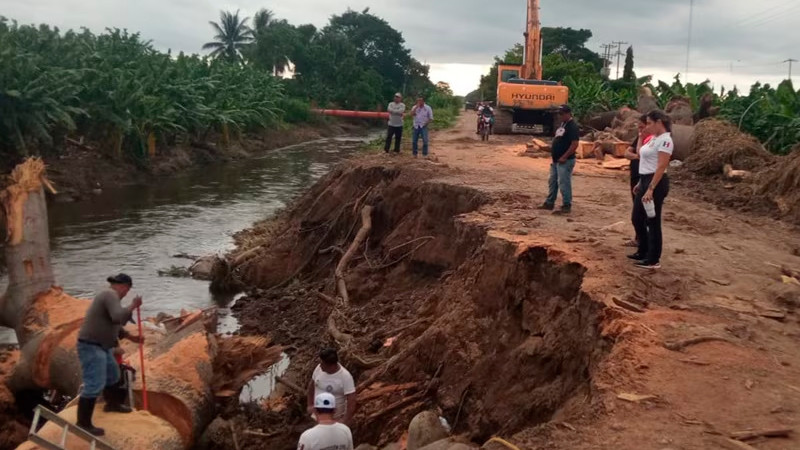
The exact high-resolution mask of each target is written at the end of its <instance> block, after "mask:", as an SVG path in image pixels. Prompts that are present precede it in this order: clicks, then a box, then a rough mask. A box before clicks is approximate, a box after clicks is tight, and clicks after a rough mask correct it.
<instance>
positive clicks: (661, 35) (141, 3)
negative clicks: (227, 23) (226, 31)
mask: <svg viewBox="0 0 800 450" xmlns="http://www.w3.org/2000/svg"><path fill="white" fill-rule="evenodd" d="M691 1H692V0H659V1H654V0H648V1H642V0H541V21H542V25H543V26H564V27H573V28H586V29H590V30H592V32H593V34H594V36H593V38H592V39H591V40H590V42H589V43H588V44H587V46H588V47H589V48H591V49H592V50H595V51H597V52H599V53H600V52H602V50H601V48H600V46H601V45H602V44H605V43H611V42H615V41H623V42H626V43H627V44H624V45H622V51H623V52H624V51H625V48H626V47H627V46H628V45H632V46H633V48H634V55H635V57H634V60H635V63H636V66H635V70H636V73H637V75H638V76H643V75H653V76H654V77H655V78H657V79H662V80H665V81H671V80H672V78H673V77H674V76H675V74H676V73H679V72H680V73H682V74H685V73H686V56H687V44H688V41H689V29H690V27H689V18H690V9H692V10H693V14H692V24H693V25H692V27H691V31H692V39H691V51H690V53H689V54H690V59H689V71H688V80H689V81H691V82H695V83H696V82H702V81H704V80H705V79H710V80H711V81H712V82H713V84H714V86H715V87H717V88H720V87H722V86H724V87H726V88H731V87H733V85H738V86H739V88H741V89H745V90H746V89H748V88H749V86H750V85H752V84H753V83H754V82H755V81H761V82H762V83H763V82H768V83H771V84H776V83H778V82H780V81H781V80H783V79H785V78H786V77H787V76H788V70H789V67H788V64H786V63H783V62H782V61H784V60H786V59H790V58H795V59H800V33H796V32H792V31H791V30H792V28H791V26H792V24H793V23H795V22H796V21H797V20H798V19H800V0H760V1H755V2H754V1H751V0H693V4H694V7H693V8H690V3H691ZM526 3H527V2H526V1H525V0H497V1H493V2H492V1H489V2H487V1H484V0H433V1H431V0H402V1H396V0H373V1H366V0H345V1H342V2H331V1H330V0H272V1H271V2H266V1H263V0H238V1H232V0H225V1H211V0H136V1H133V0H0V5H1V7H0V15H3V16H6V17H8V18H12V19H16V20H18V21H19V22H21V23H37V24H38V23H47V24H50V25H56V26H58V27H59V28H61V29H62V30H66V29H69V28H80V27H87V28H89V29H91V30H92V31H94V32H101V31H103V30H104V29H105V28H106V27H116V28H125V29H128V30H129V31H139V32H141V34H142V36H143V37H144V38H146V39H150V40H152V42H153V45H154V46H156V47H157V48H159V49H161V50H167V49H172V50H173V51H175V52H177V51H181V50H182V51H185V52H188V53H195V52H200V47H201V46H202V44H203V43H205V42H207V41H209V40H210V39H211V37H212V35H213V33H212V32H211V28H210V26H209V25H208V21H209V20H217V18H218V16H219V11H220V10H222V9H225V10H234V11H235V10H237V9H240V10H241V11H242V13H244V14H245V15H247V16H252V15H253V13H255V12H256V11H257V10H258V9H260V8H269V9H271V10H272V11H273V12H274V13H275V14H276V15H277V16H278V17H279V18H285V19H287V20H288V21H289V22H291V23H294V24H297V25H299V24H304V23H312V24H314V25H316V26H319V27H321V26H324V25H325V23H327V21H328V19H329V17H330V16H331V15H334V14H340V13H342V12H344V11H345V10H346V9H347V8H348V7H350V8H352V9H354V10H359V11H360V10H363V9H364V8H366V7H369V8H370V12H371V13H373V14H376V15H378V16H380V17H383V18H384V19H386V20H387V21H388V22H389V23H390V24H391V25H392V26H393V27H394V28H396V29H398V30H399V31H400V32H401V33H402V34H403V37H404V38H405V40H406V45H407V46H408V47H409V48H410V49H411V51H412V55H413V56H414V57H416V58H417V59H418V60H420V61H422V62H425V63H426V64H429V65H430V67H431V79H432V81H434V82H437V81H446V82H448V83H450V85H451V86H452V87H453V90H454V92H455V93H456V94H460V95H464V94H467V93H468V92H470V91H472V90H473V89H475V88H476V87H477V85H478V81H479V79H480V76H481V75H482V74H484V73H486V72H488V70H489V65H490V64H491V63H492V61H493V57H494V55H502V54H503V53H504V52H505V50H506V49H507V48H509V47H511V46H512V45H513V44H514V43H516V42H521V41H522V33H523V31H524V27H525V18H526ZM623 59H624V56H623ZM615 62H616V61H615ZM796 69H797V70H796V72H797V73H799V74H800V63H796ZM615 76H616V64H615V65H614V66H613V67H612V78H614V77H615ZM682 79H683V80H686V77H685V76H682Z"/></svg>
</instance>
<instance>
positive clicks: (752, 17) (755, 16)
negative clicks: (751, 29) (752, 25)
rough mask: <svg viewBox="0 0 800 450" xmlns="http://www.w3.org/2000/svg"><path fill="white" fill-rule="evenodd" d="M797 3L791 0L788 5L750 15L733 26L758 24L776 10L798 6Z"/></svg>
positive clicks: (784, 4) (782, 4)
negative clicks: (749, 23)
mask: <svg viewBox="0 0 800 450" xmlns="http://www.w3.org/2000/svg"><path fill="white" fill-rule="evenodd" d="M796 2H797V0H789V1H787V2H786V3H781V4H780V5H779V6H773V7H770V8H767V9H765V10H763V11H761V12H759V13H756V14H750V15H748V16H747V17H743V18H741V19H739V20H738V21H736V22H735V23H734V24H733V26H739V25H745V24H746V23H747V22H758V21H759V20H761V19H763V18H764V17H766V16H768V15H770V14H772V13H774V12H775V10H777V9H780V8H783V7H785V6H791V5H794V4H796ZM745 26H746V25H745Z"/></svg>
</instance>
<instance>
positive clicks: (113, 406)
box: [103, 387, 133, 414]
mask: <svg viewBox="0 0 800 450" xmlns="http://www.w3.org/2000/svg"><path fill="white" fill-rule="evenodd" d="M127 394H128V393H127V392H126V391H125V390H124V389H120V388H117V387H108V388H105V389H103V400H105V401H106V404H105V406H103V411H105V412H116V413H125V414H127V413H130V412H133V410H132V409H131V407H130V406H128V405H126V404H125V396H126V395H127Z"/></svg>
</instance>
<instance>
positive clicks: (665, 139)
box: [628, 110, 675, 269]
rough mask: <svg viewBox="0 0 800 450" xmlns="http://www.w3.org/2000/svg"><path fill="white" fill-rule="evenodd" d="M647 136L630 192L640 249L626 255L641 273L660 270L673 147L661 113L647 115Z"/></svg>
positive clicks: (667, 121) (666, 120)
mask: <svg viewBox="0 0 800 450" xmlns="http://www.w3.org/2000/svg"><path fill="white" fill-rule="evenodd" d="M645 130H646V132H648V133H649V134H652V135H653V138H652V139H651V140H650V142H648V143H647V144H646V145H644V146H643V147H642V148H641V150H640V151H639V175H640V179H639V184H637V185H636V187H634V188H633V192H634V194H635V195H636V200H635V201H634V202H633V203H634V205H633V219H634V224H633V226H634V228H636V234H637V235H638V236H639V249H638V251H637V252H636V253H634V254H632V255H628V258H631V259H633V260H635V261H636V266H637V267H640V268H643V269H660V268H661V252H662V242H663V237H662V233H661V209H662V206H663V205H664V199H666V198H667V195H668V194H669V177H668V176H667V167H669V161H670V159H671V158H672V152H673V150H674V149H675V144H674V143H673V142H672V135H671V134H670V132H671V131H672V121H671V120H670V117H669V116H668V115H667V114H666V113H665V112H664V111H658V110H656V111H651V112H650V113H648V114H647V127H646V128H645Z"/></svg>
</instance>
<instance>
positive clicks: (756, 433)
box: [731, 428, 793, 441]
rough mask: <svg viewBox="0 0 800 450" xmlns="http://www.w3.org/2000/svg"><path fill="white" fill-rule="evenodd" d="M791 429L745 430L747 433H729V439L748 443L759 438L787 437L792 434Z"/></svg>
mask: <svg viewBox="0 0 800 450" xmlns="http://www.w3.org/2000/svg"><path fill="white" fill-rule="evenodd" d="M792 431H793V430H792V429H791V428H768V429H764V430H747V431H737V432H735V433H731V437H732V438H733V439H736V440H738V441H749V440H750V439H755V438H760V437H783V438H785V437H789V435H790V434H791V433H792Z"/></svg>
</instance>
